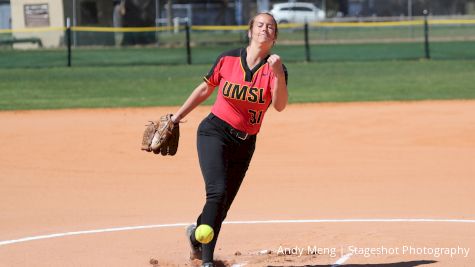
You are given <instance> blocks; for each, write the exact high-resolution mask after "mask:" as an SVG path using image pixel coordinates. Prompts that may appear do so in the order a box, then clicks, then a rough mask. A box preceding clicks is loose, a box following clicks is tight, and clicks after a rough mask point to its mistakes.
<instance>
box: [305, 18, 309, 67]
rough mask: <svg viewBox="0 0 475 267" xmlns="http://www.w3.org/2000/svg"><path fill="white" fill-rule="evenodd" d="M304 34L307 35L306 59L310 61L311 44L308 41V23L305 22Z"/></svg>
mask: <svg viewBox="0 0 475 267" xmlns="http://www.w3.org/2000/svg"><path fill="white" fill-rule="evenodd" d="M304 35H305V60H306V61H307V62H310V45H309V43H308V23H307V22H305V25H304Z"/></svg>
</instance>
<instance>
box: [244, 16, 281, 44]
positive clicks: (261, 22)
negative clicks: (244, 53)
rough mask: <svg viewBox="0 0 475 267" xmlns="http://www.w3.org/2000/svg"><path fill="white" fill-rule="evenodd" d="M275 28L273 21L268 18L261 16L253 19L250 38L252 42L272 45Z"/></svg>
mask: <svg viewBox="0 0 475 267" xmlns="http://www.w3.org/2000/svg"><path fill="white" fill-rule="evenodd" d="M275 27H276V25H275V24H274V20H273V19H272V18H271V17H270V16H268V15H266V14H261V15H259V16H257V17H256V18H255V19H254V25H253V26H252V29H251V32H250V35H251V36H250V38H251V39H252V41H257V42H259V43H269V44H271V45H272V44H273V43H274V41H275Z"/></svg>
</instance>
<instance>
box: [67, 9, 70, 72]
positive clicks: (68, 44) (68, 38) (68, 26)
mask: <svg viewBox="0 0 475 267" xmlns="http://www.w3.org/2000/svg"><path fill="white" fill-rule="evenodd" d="M66 46H67V47H68V67H71V20H70V19H69V18H67V19H66Z"/></svg>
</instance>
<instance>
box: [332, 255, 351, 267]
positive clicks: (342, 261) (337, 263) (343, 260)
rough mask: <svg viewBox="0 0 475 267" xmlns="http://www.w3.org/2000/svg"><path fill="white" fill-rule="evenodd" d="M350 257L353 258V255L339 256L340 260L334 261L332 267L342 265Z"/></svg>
mask: <svg viewBox="0 0 475 267" xmlns="http://www.w3.org/2000/svg"><path fill="white" fill-rule="evenodd" d="M351 256H353V253H348V254H345V255H343V256H341V258H339V259H338V260H337V261H335V263H333V265H332V267H337V266H340V265H342V264H343V263H345V262H346V261H347V260H349V259H350V258H351Z"/></svg>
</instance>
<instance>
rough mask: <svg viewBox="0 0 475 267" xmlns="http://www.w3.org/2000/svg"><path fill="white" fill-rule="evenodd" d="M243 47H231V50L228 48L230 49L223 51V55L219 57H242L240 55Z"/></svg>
mask: <svg viewBox="0 0 475 267" xmlns="http://www.w3.org/2000/svg"><path fill="white" fill-rule="evenodd" d="M242 49H243V48H235V49H231V50H228V51H224V52H223V53H221V55H219V57H218V58H223V57H240V56H241V52H242Z"/></svg>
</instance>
